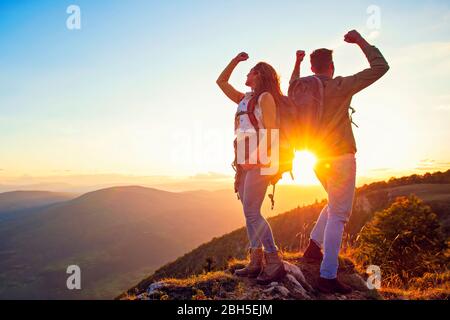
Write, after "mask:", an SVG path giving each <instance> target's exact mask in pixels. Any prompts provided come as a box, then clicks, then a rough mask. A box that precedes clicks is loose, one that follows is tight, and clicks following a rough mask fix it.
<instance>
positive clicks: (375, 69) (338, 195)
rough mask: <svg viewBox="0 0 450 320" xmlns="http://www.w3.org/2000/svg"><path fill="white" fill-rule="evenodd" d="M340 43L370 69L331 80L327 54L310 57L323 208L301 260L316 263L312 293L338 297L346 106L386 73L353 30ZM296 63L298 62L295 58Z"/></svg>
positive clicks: (347, 180)
mask: <svg viewBox="0 0 450 320" xmlns="http://www.w3.org/2000/svg"><path fill="white" fill-rule="evenodd" d="M344 41H346V42H348V43H353V44H356V45H358V46H359V47H360V48H361V50H362V51H363V53H364V54H365V55H366V57H367V60H368V61H369V64H370V68H368V69H365V70H363V71H361V72H359V73H357V74H355V75H352V76H349V77H336V78H333V75H334V64H333V58H332V51H331V50H328V49H318V50H315V51H314V52H313V53H312V54H311V56H310V58H311V70H312V72H313V73H314V74H315V76H317V77H318V78H319V79H320V80H321V82H322V84H323V88H324V90H323V113H322V118H321V121H320V129H319V130H320V132H319V135H318V137H317V140H315V141H316V142H315V146H314V150H313V151H314V152H315V153H316V155H317V157H318V163H317V165H316V168H315V171H316V175H317V177H318V179H319V180H320V182H321V183H322V185H323V187H324V188H325V190H326V191H327V194H328V205H327V206H325V207H324V208H323V210H322V212H321V214H320V216H319V218H318V220H317V222H316V225H315V226H314V229H313V230H312V232H311V235H310V241H309V245H308V248H307V249H306V251H305V253H304V257H306V258H311V259H315V260H318V261H322V262H321V266H320V278H319V281H318V289H319V290H320V291H322V292H324V293H334V292H337V293H342V294H346V293H350V292H351V288H350V287H349V286H347V285H345V284H344V283H342V282H340V281H339V280H338V279H337V270H338V265H339V264H338V255H339V250H340V247H341V242H342V235H343V231H344V226H345V224H346V223H347V222H348V219H349V217H350V214H351V211H352V205H353V197H354V193H355V177H356V161H355V153H356V144H355V139H354V137H353V132H352V121H351V116H350V115H349V108H350V103H351V100H352V97H353V95H354V94H356V93H358V92H359V91H361V90H362V89H364V88H366V87H368V86H369V85H371V84H372V83H374V82H375V81H377V80H378V79H380V78H381V77H382V76H383V75H384V74H385V73H386V72H387V71H388V70H389V65H388V64H387V62H386V60H385V59H384V57H383V55H382V54H381V53H380V51H379V50H378V49H377V48H376V47H374V46H372V45H370V44H369V43H368V42H367V41H366V40H365V39H364V38H363V37H362V36H361V35H360V34H359V33H358V32H357V31H355V30H352V31H350V32H348V33H347V34H346V35H345V37H344ZM297 60H300V62H301V60H302V59H301V56H298V58H297ZM297 70H299V68H298V67H297V66H296V69H295V70H294V73H297V74H298V71H297ZM293 76H294V75H293ZM298 76H299V75H298ZM322 248H323V250H324V253H323V254H322V251H321V249H322Z"/></svg>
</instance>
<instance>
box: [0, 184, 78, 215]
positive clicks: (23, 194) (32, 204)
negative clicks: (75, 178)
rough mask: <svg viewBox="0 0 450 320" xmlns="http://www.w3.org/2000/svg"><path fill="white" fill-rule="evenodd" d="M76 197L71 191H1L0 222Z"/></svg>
mask: <svg viewBox="0 0 450 320" xmlns="http://www.w3.org/2000/svg"><path fill="white" fill-rule="evenodd" d="M73 198H75V195H74V194H71V193H59V192H47V191H13V192H4V193H0V222H1V221H5V220H10V219H18V218H20V217H22V216H23V215H27V214H28V213H32V212H36V209H38V208H40V209H42V208H45V207H48V206H51V205H53V204H56V203H60V202H64V201H67V200H70V199H73Z"/></svg>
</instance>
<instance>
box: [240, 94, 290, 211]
mask: <svg viewBox="0 0 450 320" xmlns="http://www.w3.org/2000/svg"><path fill="white" fill-rule="evenodd" d="M256 104H257V99H256V98H255V97H254V98H252V99H251V100H250V101H249V102H248V105H247V111H240V112H238V113H236V115H235V120H237V119H238V117H239V116H241V115H244V114H247V115H248V117H249V120H250V122H251V124H252V126H253V128H254V129H255V130H256V131H258V130H259V126H258V121H257V119H256V117H255V114H254V111H255V107H256ZM276 111H277V120H276V122H277V127H278V128H279V168H278V172H277V173H276V174H274V175H273V176H272V177H271V179H270V184H272V186H273V191H272V194H269V195H268V196H269V198H270V200H271V203H272V207H271V208H272V210H273V208H274V206H275V185H276V184H277V182H278V181H279V180H280V179H281V178H282V176H283V173H285V172H289V173H290V175H291V178H292V179H294V176H293V174H292V163H293V160H294V157H295V148H294V144H293V141H291V137H293V136H294V135H295V134H294V132H292V131H291V130H292V129H293V128H294V125H293V124H292V121H293V119H294V114H295V112H294V111H295V106H294V105H293V104H292V102H291V101H290V99H289V98H288V97H285V96H283V97H282V99H281V101H279V102H278V104H277V106H276ZM257 137H258V138H259V135H257ZM258 144H259V141H258ZM236 148H237V141H236V140H235V141H234V150H235V159H234V161H233V164H232V167H233V169H234V170H235V171H236V176H235V187H234V189H235V192H236V193H237V188H238V184H239V177H240V175H239V174H240V173H239V172H238V170H237V155H236ZM246 151H247V150H246ZM246 159H247V154H246ZM258 160H259V159H258ZM238 198H239V195H238Z"/></svg>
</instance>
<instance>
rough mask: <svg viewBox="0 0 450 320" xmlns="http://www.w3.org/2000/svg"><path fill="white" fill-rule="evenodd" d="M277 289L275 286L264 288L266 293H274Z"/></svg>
mask: <svg viewBox="0 0 450 320" xmlns="http://www.w3.org/2000/svg"><path fill="white" fill-rule="evenodd" d="M274 290H275V287H270V288H268V289H265V290H263V292H264V293H272V292H273V291H274Z"/></svg>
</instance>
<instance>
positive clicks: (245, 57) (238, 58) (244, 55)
mask: <svg viewBox="0 0 450 320" xmlns="http://www.w3.org/2000/svg"><path fill="white" fill-rule="evenodd" d="M234 60H235V61H236V62H242V61H246V60H248V54H247V53H245V52H241V53H239V54H238V55H237V56H236V57H235V58H234Z"/></svg>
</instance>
